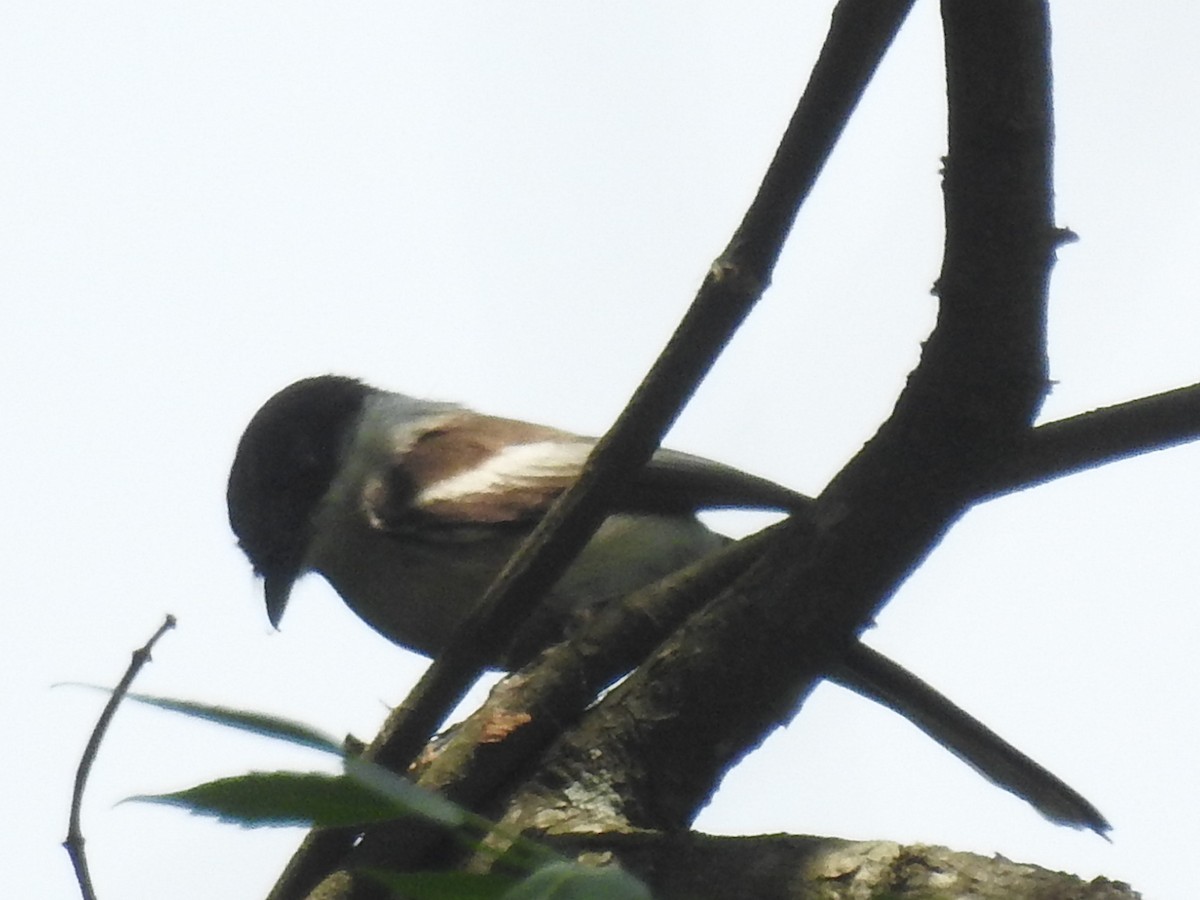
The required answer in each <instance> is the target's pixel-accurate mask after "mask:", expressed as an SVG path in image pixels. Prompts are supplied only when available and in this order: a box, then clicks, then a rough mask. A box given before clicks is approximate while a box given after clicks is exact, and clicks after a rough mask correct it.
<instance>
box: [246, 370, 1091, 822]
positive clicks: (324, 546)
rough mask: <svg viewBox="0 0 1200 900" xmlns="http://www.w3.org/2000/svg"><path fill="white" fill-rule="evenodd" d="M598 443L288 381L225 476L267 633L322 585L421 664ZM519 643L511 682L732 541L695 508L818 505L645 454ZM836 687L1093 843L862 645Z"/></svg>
mask: <svg viewBox="0 0 1200 900" xmlns="http://www.w3.org/2000/svg"><path fill="white" fill-rule="evenodd" d="M594 446H595V440H594V439H593V438H586V437H580V436H579V435H575V434H571V433H569V432H565V431H560V430H558V429H555V428H549V427H546V426H544V425H534V424H530V423H528V422H520V421H516V420H513V419H504V418H498V417H495V416H488V415H482V414H480V413H477V412H473V411H472V410H470V409H467V408H466V407H463V406H458V405H456V404H452V403H441V402H434V401H429V400H419V399H416V398H414V397H408V396H405V395H403V394H396V393H391V392H388V391H383V390H379V389H377V388H373V387H370V386H369V385H366V384H364V383H363V382H361V381H358V380H356V379H353V378H345V377H341V376H336V375H321V376H317V377H315V378H306V379H304V380H302V381H298V382H296V383H295V384H292V385H290V386H288V387H286V388H284V389H283V390H281V391H280V392H279V393H277V394H276V395H275V396H273V397H272V398H271V399H270V400H268V401H267V402H266V403H265V404H264V405H263V407H262V408H261V409H260V410H259V411H258V412H257V413H256V414H255V415H254V417H253V418H252V419H251V421H250V424H249V425H248V426H247V427H246V431H245V433H244V434H243V435H242V439H241V441H240V442H239V444H238V448H237V453H236V455H235V457H234V461H233V468H232V471H231V472H230V476H229V487H228V492H227V497H226V499H227V502H228V506H229V522H230V525H231V526H232V528H233V531H234V534H235V535H237V538H238V544H239V546H240V547H241V548H242V550H243V551H244V552H245V554H246V556H247V557H248V558H249V560H250V563H251V565H252V566H253V567H254V571H255V573H256V574H258V575H259V576H261V577H262V579H263V582H264V593H265V596H266V605H267V615H268V617H269V618H270V620H271V623H272V624H273V625H276V626H278V624H279V621H280V618H281V617H282V615H283V611H284V608H285V607H286V606H287V601H288V596H289V594H290V592H291V590H292V586H293V584H295V582H296V580H297V579H298V578H300V577H301V576H302V575H304V574H306V573H308V572H318V573H320V574H321V575H323V576H324V577H325V578H326V579H327V580H328V581H329V583H330V584H332V585H333V587H334V588H335V589H336V590H337V592H338V593H339V594H340V595H341V596H342V599H343V600H344V601H345V602H346V604H347V605H348V606H349V607H350V608H351V609H352V610H354V612H355V613H357V614H358V615H359V616H360V617H361V618H362V619H363V620H365V621H366V622H367V624H369V625H370V626H371V627H372V628H374V629H375V630H376V631H378V632H379V633H381V634H383V635H384V636H386V637H388V638H390V639H391V640H392V641H395V642H396V643H398V644H402V645H404V646H406V647H409V648H411V649H413V650H416V651H418V652H420V653H423V654H425V655H427V656H433V655H436V654H437V653H438V652H439V651H440V650H441V649H442V648H443V647H444V646H445V645H446V643H447V642H448V641H449V639H450V637H451V635H452V634H453V632H454V629H455V626H456V625H457V624H458V623H459V621H461V619H462V618H463V616H464V615H465V614H466V613H467V611H468V610H469V609H470V608H471V606H472V605H473V604H474V602H475V601H476V600H477V599H479V597H480V596H481V595H482V594H483V592H484V590H485V589H486V588H487V586H488V584H490V582H491V581H492V579H493V578H494V577H495V576H496V574H497V573H498V572H499V571H500V569H501V567H502V566H503V565H504V563H505V562H506V561H507V560H508V558H509V557H510V556H511V555H512V554H513V552H514V551H515V550H516V548H517V546H518V545H519V544H520V542H521V541H522V539H523V538H524V537H525V536H526V535H527V534H528V533H529V532H530V531H531V530H532V529H533V527H534V526H535V525H536V524H537V522H538V520H539V519H540V518H541V517H542V516H543V515H544V514H545V513H546V511H547V510H548V509H549V507H550V505H551V504H552V503H553V502H554V500H555V499H556V498H557V497H558V496H559V495H560V494H561V493H562V492H563V491H565V490H566V489H567V488H568V487H570V486H571V484H572V483H573V482H574V481H575V480H576V478H577V477H578V476H579V473H580V471H581V469H582V467H583V464H584V461H585V460H586V459H587V457H588V455H589V454H590V453H591V451H592V448H593V447H594ZM610 500H611V502H610V509H611V513H610V515H609V516H608V517H607V519H606V520H605V521H604V523H603V524H602V525H601V527H600V529H599V530H598V531H597V532H596V534H595V535H594V536H593V537H592V539H591V540H590V541H589V543H588V544H587V545H586V546H585V547H584V549H583V551H582V552H581V553H580V554H579V556H578V557H577V558H576V559H575V560H574V562H572V564H571V565H570V567H569V568H568V569H567V570H566V572H565V573H564V575H563V576H562V578H560V579H559V581H558V582H557V583H556V584H555V585H554V587H553V588H552V589H551V590H550V593H549V595H548V596H547V597H546V598H545V600H544V601H543V602H542V603H541V605H540V606H539V608H538V611H537V612H535V613H534V614H533V615H532V616H531V617H530V619H529V621H527V622H525V623H522V626H521V628H520V630H519V631H518V633H517V635H516V637H515V639H514V641H513V642H512V643H511V644H510V645H509V647H508V648H507V649H506V650H505V651H504V652H503V653H501V654H500V656H498V657H497V658H496V659H493V660H490V661H489V662H490V663H491V664H492V665H494V666H496V667H498V668H505V669H511V668H515V667H517V666H519V665H521V664H523V663H524V662H526V661H528V660H529V659H530V658H531V657H532V656H533V655H534V654H536V653H537V652H538V651H539V650H541V649H542V648H544V647H545V646H548V645H549V644H551V643H555V642H557V641H558V640H561V639H562V638H563V637H564V635H565V633H566V631H567V629H568V627H569V625H570V623H571V622H572V621H573V619H574V617H575V616H576V615H578V614H579V613H580V612H581V611H583V610H586V609H588V608H589V607H591V606H592V605H594V604H602V603H605V602H607V601H610V600H613V599H615V598H618V597H621V596H623V595H625V594H627V593H629V592H630V591H632V590H635V589H636V588H639V587H642V586H644V585H647V584H650V583H652V582H654V581H657V580H658V579H659V578H662V577H663V576H665V575H668V574H670V573H671V572H673V571H676V570H677V569H680V568H682V567H683V566H685V565H687V564H688V563H691V562H693V561H695V560H697V559H699V558H700V557H703V556H705V555H706V554H708V553H711V552H713V551H714V550H716V549H717V548H719V547H721V546H723V545H724V544H726V543H727V542H728V539H727V538H725V537H723V536H721V535H719V534H716V533H715V532H713V531H711V530H709V529H708V528H707V527H706V526H705V525H704V524H703V523H702V522H700V520H699V519H698V518H697V517H696V513H697V511H699V510H702V509H710V508H718V507H757V508H769V509H778V510H793V509H800V508H802V507H804V506H806V505H808V504H810V503H811V502H812V501H811V500H809V499H808V498H807V497H804V496H802V495H800V494H797V493H796V492H794V491H791V490H789V489H787V488H785V487H782V486H780V485H778V484H775V483H774V482H771V481H768V480H766V479H762V478H757V477H755V476H753V475H748V474H746V473H745V472H741V471H739V470H737V469H734V468H731V467H729V466H725V465H722V464H720V463H716V462H712V461H710V460H706V459H702V458H700V457H697V456H689V455H687V454H684V453H677V452H674V451H671V450H659V451H657V452H656V453H655V454H654V456H653V457H652V458H651V460H650V461H649V462H648V463H647V464H646V466H645V467H643V469H642V470H641V471H640V472H639V473H638V474H637V475H635V476H634V477H633V478H632V479H631V481H630V483H629V485H628V487H627V488H626V489H625V490H624V491H623V492H622V493H621V494H620V495H619V496H616V497H613V498H610ZM828 675H829V677H830V678H832V679H833V680H835V681H837V682H839V683H841V684H843V685H845V686H847V687H849V688H851V689H853V690H855V691H857V692H859V693H861V694H863V695H864V696H867V697H870V698H871V699H873V700H875V701H877V702H879V703H882V704H884V705H886V706H889V707H890V708H892V709H894V710H896V711H897V712H899V713H900V714H901V715H904V716H905V717H906V718H908V719H909V720H910V721H912V722H913V723H914V724H916V725H917V726H918V727H919V728H921V729H922V730H923V731H925V732H926V733H927V734H929V735H930V736H931V737H933V738H934V739H935V740H937V741H938V742H940V743H941V744H943V746H945V747H947V748H948V749H949V750H951V752H953V753H955V754H956V755H957V756H959V757H960V758H961V759H963V760H964V761H965V762H967V763H968V764H969V765H971V766H973V767H974V768H975V769H976V770H978V771H979V772H980V773H981V774H983V775H984V776H986V777H987V778H989V779H990V780H992V781H993V782H994V783H996V784H997V785H999V786H1000V787H1002V788H1004V789H1005V790H1008V791H1012V792H1013V793H1015V794H1017V795H1018V796H1020V797H1023V798H1024V799H1026V800H1027V801H1028V802H1029V803H1031V804H1032V805H1033V806H1034V807H1035V808H1036V809H1038V811H1039V812H1041V813H1042V814H1043V815H1045V816H1046V817H1047V818H1049V819H1051V820H1052V821H1056V822H1062V823H1064V824H1067V825H1072V826H1075V827H1081V826H1082V827H1087V828H1091V829H1093V830H1095V831H1097V832H1098V833H1101V834H1103V833H1104V832H1105V831H1106V830H1107V829H1108V827H1109V826H1108V823H1107V822H1106V821H1105V819H1104V817H1103V816H1102V815H1101V814H1100V813H1099V811H1097V810H1096V809H1095V807H1093V806H1092V805H1091V804H1090V803H1088V801H1087V800H1086V799H1084V798H1083V797H1082V796H1080V795H1079V794H1078V793H1076V792H1075V791H1073V790H1072V789H1071V788H1070V787H1069V786H1067V785H1066V784H1064V783H1063V782H1062V781H1060V780H1059V779H1058V778H1056V777H1055V776H1054V775H1052V774H1051V773H1050V772H1048V771H1046V770H1045V769H1043V768H1042V767H1041V766H1039V765H1038V764H1037V763H1036V762H1034V761H1033V760H1031V759H1029V758H1028V757H1027V756H1025V755H1024V754H1022V753H1021V752H1020V751H1019V750H1017V749H1016V748H1015V747H1012V746H1011V745H1009V744H1007V743H1006V742H1004V741H1003V740H1002V739H1001V738H1000V737H999V736H998V735H996V734H994V733H993V732H991V731H990V730H988V729H987V728H986V727H985V726H984V725H983V724H982V723H980V722H979V721H977V720H976V719H974V718H972V717H971V716H970V715H969V714H967V713H966V712H964V711H963V710H961V709H959V708H958V707H957V706H955V705H954V704H953V703H951V702H950V701H949V700H947V699H946V698H945V697H943V696H942V695H941V694H938V693H937V692H936V691H935V690H934V689H933V688H931V687H929V686H928V685H926V684H924V683H923V682H921V681H920V679H918V678H917V677H916V676H915V675H913V674H912V673H910V672H908V671H907V670H905V669H904V668H903V667H901V666H899V665H898V664H896V663H894V662H892V661H891V660H889V659H887V658H886V657H884V656H882V655H881V654H879V653H877V652H875V651H873V650H871V649H870V648H869V647H866V646H865V645H863V644H857V645H854V646H852V647H851V648H850V649H849V650H848V652H847V653H846V655H845V658H844V659H843V660H842V662H841V664H840V666H839V667H838V668H837V669H836V670H835V671H831V672H829V673H828Z"/></svg>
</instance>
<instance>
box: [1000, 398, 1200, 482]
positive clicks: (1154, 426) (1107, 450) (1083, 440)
mask: <svg viewBox="0 0 1200 900" xmlns="http://www.w3.org/2000/svg"><path fill="white" fill-rule="evenodd" d="M1198 437H1200V384H1193V385H1190V386H1188V387H1182V388H1176V389H1175V390H1173V391H1166V392H1164V393H1161V394H1153V395H1151V396H1149V397H1142V398H1140V399H1138V400H1130V401H1129V402H1127V403H1118V404H1116V405H1115V406H1106V407H1103V408H1102V409H1096V410H1092V411H1091V412H1087V413H1083V414H1081V415H1078V416H1071V417H1070V418H1068V419H1059V420H1058V421H1056V422H1047V423H1046V424H1045V425H1039V426H1038V427H1037V428H1035V429H1033V431H1031V432H1030V433H1029V436H1028V438H1027V439H1026V441H1025V443H1024V445H1023V446H1022V447H1021V448H1020V450H1019V451H1018V452H1017V453H1015V454H1014V455H1013V456H1010V457H1008V458H1006V459H1003V460H1000V461H999V463H998V464H997V469H996V471H994V472H993V473H992V474H991V477H990V479H989V484H988V485H987V486H986V488H985V493H987V494H992V495H1000V494H1007V493H1012V492H1013V491H1019V490H1024V489H1025V488H1027V487H1031V486H1033V485H1036V484H1043V483H1045V482H1047V481H1051V480H1053V479H1055V478H1061V477H1063V476H1064V475H1071V474H1073V473H1075V472H1079V471H1083V470H1084V469H1092V468H1095V467H1097V466H1102V465H1105V464H1107V463H1111V462H1115V461H1117V460H1121V459H1127V458H1129V457H1131V456H1137V455H1139V454H1141V453H1147V452H1149V451H1151V450H1161V449H1163V448H1165V447H1171V446H1174V445H1176V444H1182V443H1186V442H1188V441H1193V440H1195V439H1196V438H1198Z"/></svg>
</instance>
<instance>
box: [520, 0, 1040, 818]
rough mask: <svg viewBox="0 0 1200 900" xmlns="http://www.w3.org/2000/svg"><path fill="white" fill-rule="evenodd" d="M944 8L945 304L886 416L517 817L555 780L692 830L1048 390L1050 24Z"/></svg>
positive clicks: (1006, 448) (548, 767)
mask: <svg viewBox="0 0 1200 900" xmlns="http://www.w3.org/2000/svg"><path fill="white" fill-rule="evenodd" d="M943 18H944V22H945V31H946V48H947V49H946V55H947V81H948V96H949V101H950V105H949V113H950V127H949V134H950V147H949V157H948V161H947V168H946V184H945V192H946V216H947V236H946V255H945V264H944V268H943V274H942V277H941V279H940V281H939V296H940V298H941V303H940V309H939V318H938V324H937V327H936V328H935V330H934V333H933V335H932V336H931V338H930V340H929V341H928V343H927V344H926V347H925V350H924V353H923V354H922V359H921V362H920V365H919V366H918V368H917V369H916V370H915V371H914V373H913V374H912V376H911V377H910V379H909V383H908V385H907V387H906V388H905V391H904V392H903V394H902V395H901V397H900V399H899V401H898V403H897V406H896V409H895V411H894V413H893V415H892V417H891V418H890V419H889V420H888V421H887V422H886V423H885V424H884V425H883V427H882V428H881V429H880V431H879V432H878V433H877V434H876V436H875V437H874V438H873V439H872V440H871V441H870V442H869V443H868V444H867V446H866V447H864V449H863V451H862V452H861V453H859V455H858V456H857V457H855V459H853V460H852V461H851V462H850V463H849V464H848V465H847V466H846V467H845V468H844V469H843V470H842V472H841V473H839V475H838V476H837V477H836V478H835V479H834V481H833V482H832V483H831V484H830V486H829V487H828V488H827V489H826V491H825V492H823V493H822V495H821V497H820V498H818V501H817V510H816V515H815V523H816V533H815V538H813V539H810V535H809V534H808V533H806V532H804V531H802V530H799V529H797V530H796V531H795V532H794V533H793V534H792V535H791V537H792V538H793V540H791V541H790V542H788V544H787V545H786V546H783V545H781V546H780V547H778V548H774V549H773V551H772V552H769V553H768V556H767V557H765V558H764V559H763V560H762V561H761V562H760V563H759V564H757V565H755V566H754V567H752V569H751V570H750V571H749V572H748V573H747V574H746V575H745V576H744V577H743V578H741V579H739V581H738V582H736V583H735V584H734V585H732V586H731V587H730V588H729V589H728V590H726V591H725V592H724V593H723V594H722V595H721V596H720V597H718V598H717V599H716V600H715V601H714V602H713V603H712V604H710V606H709V607H708V608H707V609H706V610H705V611H704V612H703V613H702V614H700V615H697V616H694V617H692V618H691V619H690V620H689V621H688V622H687V623H686V624H685V625H684V627H683V628H682V629H681V630H680V631H679V632H677V633H676V634H675V635H674V636H673V637H672V638H671V639H670V640H668V641H667V642H666V643H665V644H664V645H663V647H662V648H660V650H659V651H658V652H657V653H656V654H655V655H654V656H653V657H652V658H651V659H650V660H648V661H647V662H646V663H645V664H644V665H643V666H642V667H641V668H640V669H639V670H638V671H637V672H635V673H634V674H633V675H631V676H630V677H629V678H628V679H627V680H626V681H625V682H623V683H622V684H621V685H620V686H618V687H617V688H616V689H615V690H613V691H612V692H611V693H610V694H609V695H608V696H607V697H606V698H605V699H604V700H603V701H602V702H601V703H599V704H597V706H596V707H594V708H593V709H592V710H591V711H590V712H589V714H588V715H587V716H586V717H585V718H584V720H583V721H582V722H581V723H580V725H579V727H578V728H576V729H575V730H573V731H572V732H571V733H570V734H568V735H566V736H564V739H563V740H561V741H560V742H559V743H558V744H557V745H556V747H555V749H554V751H552V754H551V756H550V758H549V759H548V760H545V761H544V762H543V764H542V767H541V770H540V772H539V774H538V776H537V778H536V779H535V780H533V781H531V782H530V783H529V784H528V785H527V786H526V788H525V789H523V790H522V791H521V792H520V794H519V795H518V796H517V797H515V798H514V801H513V808H514V810H517V809H524V810H532V809H535V808H536V809H540V810H541V811H542V812H543V814H544V813H545V811H546V810H547V809H553V808H554V807H555V805H556V802H558V801H561V800H562V799H563V798H562V797H560V796H559V794H558V790H559V786H560V785H563V784H573V785H580V784H590V785H592V786H594V788H595V790H596V792H597V796H598V797H605V796H607V797H609V799H608V800H607V801H605V802H607V807H606V808H607V809H608V812H609V815H610V822H609V824H611V825H612V826H613V827H620V822H621V821H622V820H623V821H624V822H625V823H626V825H627V826H631V827H637V828H642V827H649V828H663V829H677V828H681V827H686V825H687V824H688V823H689V822H690V821H691V818H692V816H693V815H694V814H695V812H696V811H697V810H698V809H699V808H700V806H702V805H703V803H704V802H705V800H706V799H707V797H708V796H709V794H710V792H711V791H712V790H713V786H714V785H715V784H716V782H717V781H718V779H719V778H720V776H721V774H722V773H723V772H724V771H726V770H727V769H728V767H729V766H730V765H732V763H733V762H735V761H736V760H737V759H738V758H739V757H740V756H741V755H742V754H743V753H745V752H746V751H747V750H748V749H749V748H751V747H753V746H755V745H756V744H757V743H758V742H759V741H761V740H762V738H763V737H764V736H765V735H766V734H767V733H768V732H769V731H770V730H772V729H773V728H774V727H776V726H777V725H778V724H779V723H780V722H781V721H784V720H786V719H787V718H789V717H790V716H791V715H793V714H794V711H795V709H796V706H797V704H798V703H799V702H800V700H801V699H802V698H803V697H805V696H806V695H807V694H808V692H809V691H810V690H811V688H812V686H813V685H814V684H815V683H816V681H817V680H818V679H819V678H820V677H821V675H822V674H823V673H824V672H826V671H829V670H830V669H831V668H833V667H834V666H835V665H836V662H837V660H838V659H839V658H840V657H841V656H843V655H844V653H845V648H847V647H848V646H849V645H850V643H851V642H852V641H853V640H854V639H855V637H856V635H857V634H858V633H859V632H860V631H861V630H862V629H863V628H864V627H866V626H867V625H868V624H869V623H870V622H871V620H872V618H873V616H874V615H875V613H876V612H877V611H878V609H879V608H880V606H882V604H883V603H885V602H886V600H887V599H888V598H889V596H890V595H891V593H892V592H893V591H894V589H895V587H896V586H897V585H898V584H899V583H900V582H901V581H902V580H903V578H904V577H905V576H906V575H907V573H908V572H910V571H911V570H912V569H913V568H914V567H915V566H916V565H918V564H919V562H920V561H921V560H922V559H923V558H924V557H925V555H926V554H927V553H928V552H929V551H930V550H931V549H932V548H933V546H935V545H936V543H937V542H938V540H939V539H940V538H941V536H942V534H944V533H945V531H946V529H948V528H949V527H950V526H951V525H952V524H953V522H954V521H956V519H957V518H958V516H959V515H961V513H962V512H963V510H965V509H966V508H967V507H968V506H969V505H970V503H971V502H972V501H973V500H974V498H975V497H976V496H977V486H978V484H979V483H980V480H981V479H982V478H983V477H984V476H985V475H986V474H987V473H989V472H991V471H994V470H995V467H996V466H997V464H998V461H999V460H1000V459H1002V458H1004V457H1005V456H1007V455H1011V453H1012V449H1013V448H1014V447H1018V446H1020V445H1021V443H1022V441H1023V440H1024V437H1025V434H1026V433H1027V431H1028V429H1029V426H1030V423H1031V422H1032V420H1033V418H1034V416H1035V414H1036V412H1037V409H1038V407H1039V405H1040V402H1041V399H1042V396H1043V393H1044V391H1045V388H1046V358H1045V305H1046V285H1047V280H1048V274H1049V268H1050V263H1051V260H1052V254H1053V248H1054V246H1055V242H1056V241H1057V240H1058V239H1059V234H1058V232H1057V231H1056V230H1055V229H1054V227H1053V224H1052V221H1051V202H1050V198H1051V187H1050V182H1049V173H1050V171H1051V165H1050V145H1051V138H1052V131H1051V122H1050V101H1049V88H1050V79H1049V46H1048V19H1047V14H1046V9H1045V6H1044V4H1043V3H1040V2H1036V0H1020V2H1010V3H1004V4H994V3H990V2H986V0H948V2H946V3H945V4H944V6H943ZM598 761H600V762H601V763H602V766H603V768H602V770H600V771H598V768H599V766H598ZM606 792H607V793H606ZM560 805H561V804H560ZM518 818H519V814H518ZM545 820H546V819H545V816H544V815H543V816H542V818H541V819H540V821H541V822H542V823H544V822H545Z"/></svg>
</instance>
